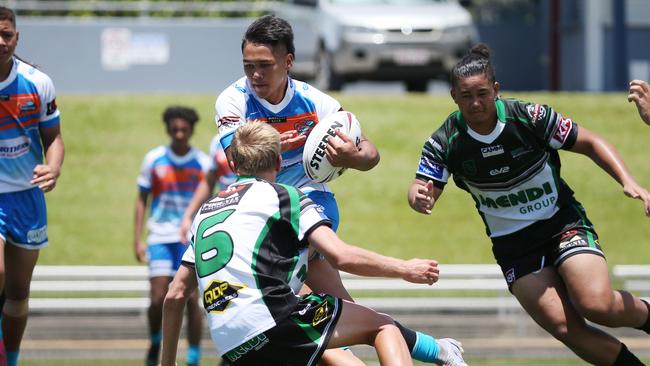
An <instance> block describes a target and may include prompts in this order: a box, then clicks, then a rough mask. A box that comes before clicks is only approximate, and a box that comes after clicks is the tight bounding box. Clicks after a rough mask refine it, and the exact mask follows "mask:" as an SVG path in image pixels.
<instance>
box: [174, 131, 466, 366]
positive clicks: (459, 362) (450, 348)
mask: <svg viewBox="0 0 650 366" xmlns="http://www.w3.org/2000/svg"><path fill="white" fill-rule="evenodd" d="M230 154H231V159H232V160H231V161H232V162H231V164H232V166H233V168H234V169H233V170H234V171H235V172H236V173H237V175H238V176H239V179H238V181H237V182H235V183H234V184H232V185H231V186H230V187H229V189H227V190H225V191H221V192H220V193H219V194H217V196H215V197H213V198H212V199H210V200H208V201H207V202H206V203H204V204H203V205H202V206H201V209H200V210H199V213H198V214H197V216H196V217H195V219H194V222H193V224H192V228H191V230H190V236H191V239H190V245H191V247H190V248H189V249H188V250H187V251H186V252H185V255H184V256H183V265H182V266H181V268H180V269H179V271H178V272H177V275H176V276H175V278H174V281H173V282H172V285H171V287H170V290H169V292H168V294H167V297H166V299H165V305H164V311H163V312H164V316H163V352H162V365H163V366H168V365H174V362H175V358H176V347H177V343H178V336H179V332H180V328H181V322H182V314H183V308H184V306H185V303H186V300H187V296H189V295H190V294H191V293H192V291H194V289H195V288H196V287H197V286H198V288H199V293H200V294H202V298H203V305H204V307H205V310H206V312H207V315H208V326H209V329H210V334H211V336H212V340H213V342H214V343H215V345H216V348H217V351H218V353H219V355H221V356H222V357H224V358H225V359H227V360H228V361H230V362H231V363H232V364H233V365H234V366H240V365H251V366H253V365H255V366H256V365H265V366H275V365H277V366H280V365H315V364H316V363H318V361H319V360H320V358H321V356H322V354H323V352H324V350H325V349H326V348H338V347H342V346H349V345H353V344H370V345H374V346H375V348H376V349H377V353H378V355H379V360H380V363H381V364H382V365H388V364H390V365H412V361H411V355H410V352H409V349H408V346H407V344H406V341H405V340H404V337H403V336H402V333H401V332H400V329H399V325H397V324H396V323H395V322H394V321H393V319H392V318H390V317H389V316H387V315H385V314H379V313H377V312H375V311H374V310H371V309H369V308H366V307H364V306H361V305H358V304H355V303H353V302H350V301H346V300H342V299H340V298H337V297H334V296H331V295H328V294H313V293H312V294H308V295H305V296H298V295H297V294H298V292H299V291H300V289H301V288H302V285H303V283H304V282H305V280H306V279H307V284H309V280H308V277H307V274H308V258H309V256H310V255H311V254H313V252H314V251H315V250H317V251H318V252H319V253H321V254H322V255H323V256H324V257H325V258H326V259H327V260H328V262H329V263H331V264H332V265H333V267H334V268H336V269H341V270H345V271H347V272H350V273H354V274H358V275H365V276H385V277H400V278H402V279H404V280H406V281H409V282H414V283H426V284H432V283H434V282H435V281H436V280H437V278H438V265H437V262H436V261H434V260H428V259H411V260H408V261H405V260H401V259H397V258H392V257H386V256H382V255H379V254H377V253H374V252H371V251H368V250H365V249H361V248H358V247H354V246H351V245H349V244H346V243H344V242H343V241H341V240H340V239H339V238H338V237H337V236H336V234H335V233H334V231H332V229H331V228H330V225H331V221H330V220H329V219H328V218H327V217H326V216H325V215H324V214H323V213H322V212H320V211H319V210H318V209H317V207H316V205H315V204H314V203H313V202H312V201H311V199H310V198H309V197H307V196H306V195H304V194H303V193H302V192H301V191H300V190H299V189H298V188H295V187H291V186H288V185H284V184H277V183H274V181H275V179H276V176H277V173H278V172H279V171H280V167H281V162H282V158H281V156H280V134H279V133H278V132H277V131H276V130H275V129H274V128H273V127H271V126H269V125H268V124H267V123H264V122H258V121H256V122H249V123H247V124H246V125H244V126H242V127H240V128H239V129H237V131H236V132H235V133H234V138H233V141H232V144H231V146H230ZM436 344H437V345H436V348H437V349H438V350H437V351H436V360H435V363H437V364H439V365H449V366H466V364H465V362H464V361H463V358H462V355H461V353H462V348H461V345H460V343H458V342H457V341H455V340H452V339H442V340H439V341H437V342H436Z"/></svg>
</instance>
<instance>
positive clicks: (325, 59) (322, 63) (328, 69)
mask: <svg viewBox="0 0 650 366" xmlns="http://www.w3.org/2000/svg"><path fill="white" fill-rule="evenodd" d="M316 65H317V68H316V77H315V78H314V85H315V86H316V88H318V89H320V90H331V91H339V90H341V88H342V87H343V79H342V78H341V77H340V76H339V75H337V74H336V72H335V71H334V69H333V68H332V54H331V53H330V52H328V51H326V50H324V49H322V48H321V50H320V51H319V52H318V60H316Z"/></svg>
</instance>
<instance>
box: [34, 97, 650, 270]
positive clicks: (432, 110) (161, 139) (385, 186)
mask: <svg viewBox="0 0 650 366" xmlns="http://www.w3.org/2000/svg"><path fill="white" fill-rule="evenodd" d="M504 96H506V97H509V96H513V97H518V98H521V99H525V100H533V101H537V102H541V103H546V104H549V105H551V106H553V107H555V109H556V110H558V111H560V112H561V113H563V114H564V115H566V116H569V117H571V118H573V119H574V120H575V121H577V122H578V123H579V124H581V125H582V126H585V127H587V128H589V129H591V130H593V131H595V132H597V133H599V134H601V135H603V136H605V137H606V138H607V139H608V140H609V141H611V142H612V143H613V144H614V145H615V146H616V147H617V148H618V149H619V150H620V152H621V154H622V155H623V157H624V158H625V160H626V162H627V164H628V166H629V167H630V169H631V170H632V172H633V174H634V175H635V176H636V177H637V179H638V181H639V182H640V183H641V184H642V185H644V186H646V187H647V186H650V169H648V163H647V159H648V150H647V144H648V142H649V141H650V129H648V128H647V127H646V126H645V125H643V124H642V123H641V122H640V121H639V119H638V116H637V114H636V110H635V108H634V106H632V105H630V104H628V103H627V102H626V100H625V95H624V94H622V93H618V94H571V93H561V94H547V93H541V94H511V93H504ZM337 97H338V98H339V100H340V101H341V103H342V104H343V106H344V108H346V109H348V110H351V111H353V112H355V114H356V115H357V116H358V118H359V120H360V121H361V123H362V128H363V130H364V133H365V134H366V135H367V136H368V137H369V138H370V139H371V140H372V141H373V142H374V143H375V144H376V145H377V147H378V148H379V150H380V152H381V162H380V164H379V165H378V166H377V167H376V168H375V169H373V170H371V171H369V172H365V173H364V172H358V171H348V172H347V173H346V174H345V175H343V176H342V177H341V178H339V179H338V180H336V181H334V182H333V183H332V188H333V190H334V192H335V193H336V196H337V199H338V202H339V205H340V210H341V222H342V224H341V227H340V234H341V236H342V237H343V238H344V239H345V240H347V241H349V242H351V243H355V244H359V245H361V246H365V247H370V248H374V249H376V250H378V251H380V252H382V253H386V254H390V255H396V256H400V257H411V256H419V257H433V258H436V259H438V260H439V261H440V262H441V263H490V262H492V255H491V250H490V243H489V241H488V239H487V237H486V236H485V233H484V229H483V224H482V222H481V220H480V218H479V216H478V215H477V214H476V212H475V208H474V206H473V202H472V200H471V198H470V196H469V195H468V194H466V193H465V192H463V191H460V190H459V189H457V188H456V187H455V186H453V184H449V185H448V187H447V188H446V189H445V193H444V194H443V197H442V199H441V201H440V202H439V204H438V205H437V207H436V208H435V209H434V213H433V214H432V215H431V216H424V215H419V214H416V213H414V212H413V211H411V210H410V208H409V207H408V205H407V203H406V190H407V189H408V186H409V184H410V182H411V180H412V178H413V176H414V171H415V169H416V165H417V161H418V158H419V155H420V149H421V146H422V143H423V142H424V141H425V139H426V138H427V137H428V136H429V135H430V134H431V132H432V131H433V130H434V129H436V128H437V127H438V126H439V125H440V124H441V122H442V120H443V119H444V118H445V117H446V116H447V115H448V114H449V113H450V112H451V111H453V110H454V109H455V108H454V107H455V106H454V105H453V104H452V101H451V100H450V98H449V97H447V96H446V95H440V96H431V95H388V96H356V95H354V96H353V95H342V94H341V95H337ZM59 99H60V101H59V104H60V108H61V111H62V120H63V122H62V131H63V136H64V140H65V144H66V160H65V164H64V167H63V173H62V176H61V178H60V180H59V182H58V185H57V188H56V189H55V190H54V191H53V192H51V193H49V194H48V195H47V199H48V209H49V222H50V248H48V249H46V250H43V251H42V254H41V258H40V260H39V263H42V264H134V263H135V260H134V258H133V254H132V242H133V234H132V232H133V225H132V222H133V208H134V202H135V197H136V192H137V190H136V184H135V178H136V176H137V174H138V170H139V167H140V164H141V161H142V158H143V156H144V154H145V153H146V152H147V151H148V150H149V149H151V148H153V147H154V146H157V145H159V144H164V143H166V142H167V137H166V135H165V133H164V128H163V124H162V122H161V117H160V116H161V113H162V110H163V109H164V108H165V107H166V106H167V105H170V104H185V105H190V106H193V107H195V108H196V109H197V110H198V111H199V113H200V115H201V117H202V120H201V122H200V123H199V124H198V125H197V129H196V133H195V137H194V139H193V142H194V144H195V145H196V146H197V147H199V148H202V149H204V150H207V146H208V142H209V140H210V138H211V137H212V136H213V135H214V133H215V129H216V127H215V125H214V122H213V107H212V106H213V103H214V96H208V95H183V96H161V95H147V96H145V95H131V96H112V95H92V96H83V95H75V96H73V95H63V96H61V97H60V98H59ZM561 156H562V159H563V176H564V178H565V180H566V181H567V182H568V183H569V184H570V185H571V187H572V188H573V189H574V190H575V192H576V196H577V197H578V199H579V200H580V201H581V202H582V203H583V204H584V206H585V207H586V209H587V213H588V215H589V217H590V218H591V220H592V221H593V222H594V223H595V225H596V228H597V230H598V232H599V234H600V236H601V244H602V245H603V247H604V249H605V251H606V253H607V255H608V258H609V263H610V264H623V263H647V262H650V250H644V247H645V246H647V245H648V238H649V237H650V225H648V221H647V220H648V219H647V218H645V217H644V216H643V214H642V206H641V204H640V202H639V201H633V200H631V199H628V198H626V197H625V196H624V195H623V193H622V190H621V188H620V187H619V186H618V184H616V183H615V182H614V181H613V180H612V179H611V178H610V177H609V176H607V174H606V173H604V172H603V171H602V170H600V169H599V168H598V167H597V166H596V165H595V164H593V163H592V162H591V161H589V160H588V159H587V158H585V157H583V156H578V155H576V154H571V153H568V152H562V153H561Z"/></svg>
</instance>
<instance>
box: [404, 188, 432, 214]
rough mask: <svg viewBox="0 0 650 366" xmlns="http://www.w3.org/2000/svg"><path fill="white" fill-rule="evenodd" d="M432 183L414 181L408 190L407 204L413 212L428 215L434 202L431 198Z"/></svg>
mask: <svg viewBox="0 0 650 366" xmlns="http://www.w3.org/2000/svg"><path fill="white" fill-rule="evenodd" d="M433 192H434V190H433V182H432V181H427V182H426V183H425V182H423V181H421V180H419V179H416V180H415V181H414V182H413V184H412V185H411V189H409V197H408V199H409V204H410V205H411V208H413V209H414V210H415V211H417V212H420V213H423V214H427V215H430V214H431V209H432V208H433V204H434V202H435V200H434V197H433Z"/></svg>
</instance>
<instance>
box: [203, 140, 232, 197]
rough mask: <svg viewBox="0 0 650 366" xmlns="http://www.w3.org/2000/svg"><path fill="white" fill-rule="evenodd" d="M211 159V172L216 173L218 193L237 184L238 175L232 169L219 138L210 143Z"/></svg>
mask: <svg viewBox="0 0 650 366" xmlns="http://www.w3.org/2000/svg"><path fill="white" fill-rule="evenodd" d="M209 153H210V158H211V162H212V165H211V166H210V171H213V172H216V174H217V184H218V186H217V187H215V190H216V191H221V190H224V189H226V188H228V186H229V185H231V184H233V183H235V181H236V180H237V175H235V173H233V171H232V169H230V164H228V157H227V156H226V152H225V151H223V147H222V146H221V143H220V142H219V136H218V135H217V136H214V137H213V138H212V140H211V141H210V150H209Z"/></svg>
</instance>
